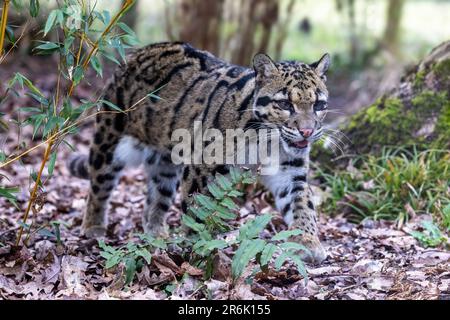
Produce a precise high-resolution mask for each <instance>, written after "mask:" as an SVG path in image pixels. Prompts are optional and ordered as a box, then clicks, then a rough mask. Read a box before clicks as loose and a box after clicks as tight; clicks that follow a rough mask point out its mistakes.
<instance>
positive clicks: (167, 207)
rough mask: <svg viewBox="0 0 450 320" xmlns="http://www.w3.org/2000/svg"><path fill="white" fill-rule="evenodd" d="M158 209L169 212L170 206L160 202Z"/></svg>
mask: <svg viewBox="0 0 450 320" xmlns="http://www.w3.org/2000/svg"><path fill="white" fill-rule="evenodd" d="M158 209H160V210H162V211H167V210H169V205H168V204H166V203H163V202H159V203H158Z"/></svg>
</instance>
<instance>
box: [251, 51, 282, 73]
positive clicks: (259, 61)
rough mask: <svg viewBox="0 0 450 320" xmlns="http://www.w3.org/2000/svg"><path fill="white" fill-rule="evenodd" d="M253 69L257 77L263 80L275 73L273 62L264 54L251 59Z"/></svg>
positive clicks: (275, 68)
mask: <svg viewBox="0 0 450 320" xmlns="http://www.w3.org/2000/svg"><path fill="white" fill-rule="evenodd" d="M253 69H255V72H256V75H257V76H262V77H264V78H266V77H270V76H272V75H274V74H275V73H276V72H277V66H276V65H275V62H273V60H272V59H271V58H270V57H269V56H268V55H267V54H264V53H258V54H256V55H255V56H254V57H253Z"/></svg>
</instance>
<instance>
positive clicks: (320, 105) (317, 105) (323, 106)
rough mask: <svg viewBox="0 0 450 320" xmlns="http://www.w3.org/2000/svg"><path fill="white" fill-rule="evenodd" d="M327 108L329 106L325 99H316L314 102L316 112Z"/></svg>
mask: <svg viewBox="0 0 450 320" xmlns="http://www.w3.org/2000/svg"><path fill="white" fill-rule="evenodd" d="M326 108H327V103H326V102H325V101H316V103H314V106H313V109H314V112H317V111H322V110H325V109H326Z"/></svg>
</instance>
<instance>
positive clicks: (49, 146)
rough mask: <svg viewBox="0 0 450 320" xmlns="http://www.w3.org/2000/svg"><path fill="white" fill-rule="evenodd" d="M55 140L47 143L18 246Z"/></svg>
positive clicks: (21, 228) (21, 227)
mask: <svg viewBox="0 0 450 320" xmlns="http://www.w3.org/2000/svg"><path fill="white" fill-rule="evenodd" d="M53 142H54V140H50V141H49V142H48V144H47V148H46V149H45V153H44V158H43V159H42V162H41V167H40V168H39V172H38V175H37V177H36V182H35V183H34V187H33V191H31V197H30V200H29V201H28V206H27V210H26V211H25V215H24V216H23V219H22V222H23V224H22V226H20V229H19V234H18V235H17V239H16V246H18V245H19V243H20V239H21V238H22V233H23V226H24V225H25V223H26V222H27V219H28V215H29V213H30V209H31V206H32V205H33V204H34V200H35V199H36V194H37V190H38V189H39V183H40V181H41V176H42V172H43V171H44V168H45V164H46V163H47V160H48V158H49V157H50V153H51V150H52V146H53Z"/></svg>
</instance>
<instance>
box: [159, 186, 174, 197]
mask: <svg viewBox="0 0 450 320" xmlns="http://www.w3.org/2000/svg"><path fill="white" fill-rule="evenodd" d="M158 192H159V193H160V194H161V195H163V196H164V197H171V196H172V190H170V189H168V188H164V187H163V186H158Z"/></svg>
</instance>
